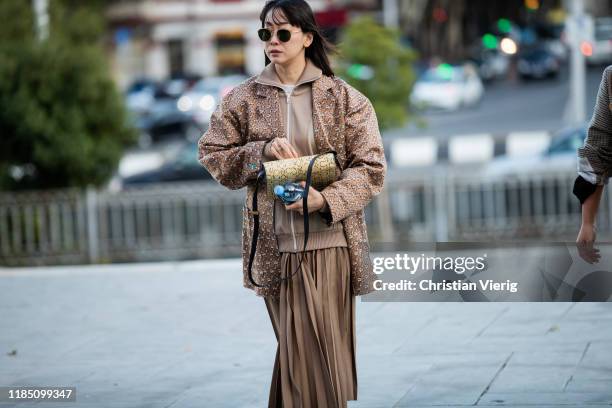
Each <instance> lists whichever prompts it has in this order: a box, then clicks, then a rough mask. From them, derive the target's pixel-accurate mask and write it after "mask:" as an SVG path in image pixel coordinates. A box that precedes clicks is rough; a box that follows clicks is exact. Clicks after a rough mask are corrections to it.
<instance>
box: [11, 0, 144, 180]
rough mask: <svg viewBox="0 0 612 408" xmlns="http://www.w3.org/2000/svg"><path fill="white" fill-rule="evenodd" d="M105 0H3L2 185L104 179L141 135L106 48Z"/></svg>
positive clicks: (111, 172)
mask: <svg viewBox="0 0 612 408" xmlns="http://www.w3.org/2000/svg"><path fill="white" fill-rule="evenodd" d="M102 3H103V2H96V1H94V2H75V1H69V0H50V1H49V14H50V23H49V34H50V35H49V38H48V39H47V40H46V41H44V42H39V41H38V39H37V37H36V32H35V23H34V16H33V10H32V8H31V7H32V2H31V1H25V0H2V1H0V19H1V21H2V24H0V141H1V148H0V189H4V190H18V189H30V188H56V187H67V186H85V185H98V186H99V185H101V184H103V183H105V182H106V181H107V180H108V179H109V177H110V176H111V175H112V174H113V172H114V171H115V169H116V167H117V164H118V162H119V159H120V157H121V155H122V153H123V150H124V149H125V147H126V146H128V145H130V144H132V143H133V142H134V141H135V139H136V137H137V135H136V132H135V131H134V130H133V128H132V127H131V126H130V124H129V120H128V114H127V111H126V109H125V106H124V102H123V98H122V96H121V94H120V93H119V91H118V90H117V88H116V86H115V84H114V82H113V81H112V79H111V76H110V70H109V68H108V65H107V62H106V56H105V54H104V50H103V47H102V41H103V33H104V20H103V14H102V12H101V10H102Z"/></svg>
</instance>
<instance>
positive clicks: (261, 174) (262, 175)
mask: <svg viewBox="0 0 612 408" xmlns="http://www.w3.org/2000/svg"><path fill="white" fill-rule="evenodd" d="M333 153H334V159H335V160H336V163H338V161H337V159H336V154H335V152H333ZM323 154H325V153H321V154H318V155H316V156H315V157H313V158H312V159H311V160H310V163H308V169H307V170H306V184H305V186H304V195H303V196H302V209H303V210H302V211H303V212H304V247H303V249H302V253H301V256H300V263H299V264H298V266H297V268H296V269H295V271H293V272H292V273H291V275H289V276H287V277H284V278H283V277H281V278H280V279H279V280H280V281H283V280H289V279H291V278H292V277H293V276H294V275H295V274H296V273H297V272H298V271H299V270H300V267H301V266H302V261H303V260H304V256H305V252H306V246H307V244H308V234H309V222H308V221H309V220H308V218H309V216H308V193H309V191H310V183H311V179H312V168H313V166H314V162H315V160H316V159H317V158H319V157H320V156H322V155H323ZM265 176H266V173H265V169H264V168H263V164H262V168H261V170H260V171H259V173H258V174H257V181H256V183H255V192H254V193H253V210H252V211H251V213H252V214H253V220H254V225H253V239H252V240H251V253H250V254H249V265H248V275H249V280H250V281H251V283H252V284H253V285H254V286H258V287H260V288H265V287H269V286H265V285H260V284H259V283H257V282H255V279H253V271H252V268H253V259H255V252H256V251H257V238H258V237H259V211H258V210H257V191H258V189H259V183H260V181H262V180H263V179H264V178H265Z"/></svg>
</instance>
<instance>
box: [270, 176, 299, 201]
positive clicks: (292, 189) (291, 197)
mask: <svg viewBox="0 0 612 408" xmlns="http://www.w3.org/2000/svg"><path fill="white" fill-rule="evenodd" d="M274 194H275V195H276V196H277V197H278V198H279V199H280V200H281V201H282V202H283V203H285V204H292V203H295V202H296V201H297V200H299V199H301V198H302V197H303V195H304V187H302V186H301V185H300V184H298V183H294V182H291V181H289V182H287V183H285V185H280V184H279V185H276V186H274Z"/></svg>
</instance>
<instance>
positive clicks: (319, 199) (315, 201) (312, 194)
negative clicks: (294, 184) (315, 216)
mask: <svg viewBox="0 0 612 408" xmlns="http://www.w3.org/2000/svg"><path fill="white" fill-rule="evenodd" d="M300 185H301V186H302V187H305V186H306V182H305V181H301V182H300ZM324 206H325V198H323V195H322V194H321V193H320V192H319V191H318V190H316V189H315V188H313V187H312V186H310V188H309V189H308V213H311V212H314V211H319V210H320V209H322V208H323V207H324ZM285 208H286V209H287V210H292V211H297V212H299V213H300V214H302V215H303V214H304V205H303V204H302V200H297V201H296V202H295V203H292V204H290V205H287V204H285Z"/></svg>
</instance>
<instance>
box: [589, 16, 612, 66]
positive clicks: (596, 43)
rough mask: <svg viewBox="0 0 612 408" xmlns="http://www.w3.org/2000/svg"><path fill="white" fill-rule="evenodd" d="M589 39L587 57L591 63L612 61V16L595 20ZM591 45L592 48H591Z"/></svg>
mask: <svg viewBox="0 0 612 408" xmlns="http://www.w3.org/2000/svg"><path fill="white" fill-rule="evenodd" d="M590 37H592V38H589V39H588V40H587V44H588V45H587V48H586V49H584V48H583V52H585V51H586V59H587V62H588V63H589V64H609V63H612V17H600V18H596V19H595V21H594V28H593V33H592V35H590ZM589 47H590V49H589Z"/></svg>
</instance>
